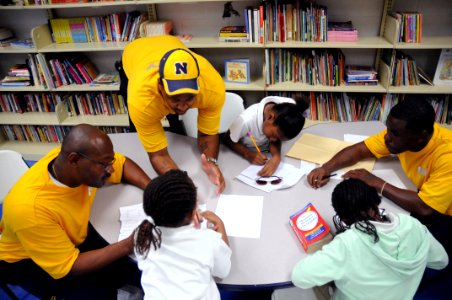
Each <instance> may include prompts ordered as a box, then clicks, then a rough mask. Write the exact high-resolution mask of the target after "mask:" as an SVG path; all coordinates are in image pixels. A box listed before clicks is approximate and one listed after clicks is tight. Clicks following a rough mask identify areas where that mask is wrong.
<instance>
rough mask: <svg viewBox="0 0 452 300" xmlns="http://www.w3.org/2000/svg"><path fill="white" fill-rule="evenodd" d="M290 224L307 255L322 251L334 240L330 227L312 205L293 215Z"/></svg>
mask: <svg viewBox="0 0 452 300" xmlns="http://www.w3.org/2000/svg"><path fill="white" fill-rule="evenodd" d="M289 223H290V226H291V227H292V229H293V231H294V232H295V235H296V236H297V238H298V240H299V241H300V243H301V246H302V247H303V249H304V250H305V251H306V253H310V252H314V251H316V250H318V249H320V248H321V247H322V246H323V245H324V244H326V243H328V242H329V241H331V240H332V239H333V237H332V235H331V234H330V227H329V226H328V224H326V222H325V221H324V220H323V218H322V216H321V215H320V214H319V212H318V211H317V210H316V209H315V207H314V205H312V204H311V203H308V204H307V205H306V206H305V207H303V209H301V210H300V211H298V212H296V213H294V214H293V215H291V216H290V218H289Z"/></svg>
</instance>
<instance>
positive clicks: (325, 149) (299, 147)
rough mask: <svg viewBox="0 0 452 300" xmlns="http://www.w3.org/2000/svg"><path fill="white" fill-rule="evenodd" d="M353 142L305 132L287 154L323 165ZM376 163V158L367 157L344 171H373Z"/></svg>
mask: <svg viewBox="0 0 452 300" xmlns="http://www.w3.org/2000/svg"><path fill="white" fill-rule="evenodd" d="M353 144H354V143H352V142H345V141H341V140H337V139H332V138H327V137H323V136H318V135H314V134H310V133H304V134H303V135H302V136H301V137H300V138H299V139H298V140H297V141H296V142H295V144H293V145H292V147H291V148H290V149H289V152H287V154H286V155H287V156H290V157H293V158H297V159H301V160H305V161H308V162H313V163H316V164H318V165H322V164H324V163H326V162H327V161H328V160H330V159H331V158H332V157H333V156H334V155H335V154H336V153H338V152H339V151H340V150H342V149H344V148H345V147H348V146H350V145H353ZM374 165H375V159H365V160H362V161H360V162H358V163H356V164H355V165H353V166H350V167H347V168H344V169H343V171H347V170H352V169H361V168H363V169H366V170H368V171H369V172H371V171H372V169H373V168H374Z"/></svg>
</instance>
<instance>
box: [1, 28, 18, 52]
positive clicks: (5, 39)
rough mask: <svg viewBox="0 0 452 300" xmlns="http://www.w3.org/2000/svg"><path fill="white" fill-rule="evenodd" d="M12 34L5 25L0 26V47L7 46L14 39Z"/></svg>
mask: <svg viewBox="0 0 452 300" xmlns="http://www.w3.org/2000/svg"><path fill="white" fill-rule="evenodd" d="M14 40H15V38H14V34H13V33H12V32H11V30H9V29H8V28H5V27H0V48H3V47H9V46H10V43H11V42H12V41H14Z"/></svg>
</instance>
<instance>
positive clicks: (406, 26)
mask: <svg viewBox="0 0 452 300" xmlns="http://www.w3.org/2000/svg"><path fill="white" fill-rule="evenodd" d="M390 16H391V17H393V18H395V19H397V20H398V22H399V32H398V34H397V41H398V42H404V43H420V42H421V41H422V18H423V17H422V14H421V13H418V12H391V13H390Z"/></svg>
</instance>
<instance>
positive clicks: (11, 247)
mask: <svg viewBox="0 0 452 300" xmlns="http://www.w3.org/2000/svg"><path fill="white" fill-rule="evenodd" d="M59 152H60V148H57V149H54V150H52V151H50V152H49V153H48V154H47V155H46V156H45V157H43V158H42V159H40V160H39V161H38V162H37V163H36V164H34V165H33V166H32V167H31V168H30V169H29V170H28V171H27V172H26V173H25V174H24V175H23V176H22V177H21V178H20V179H19V181H18V182H17V183H16V184H15V185H14V186H13V188H12V189H11V191H10V192H9V194H8V195H7V196H6V198H5V201H4V203H3V218H2V220H1V222H0V231H1V232H2V233H1V239H0V260H3V261H6V262H9V263H13V262H17V261H20V260H22V259H32V260H33V261H34V262H35V263H36V264H37V265H38V266H40V267H41V268H42V269H43V270H44V271H46V272H47V273H48V274H49V275H50V276H52V277H53V278H54V279H59V278H62V277H64V276H66V275H67V274H68V273H69V271H70V270H71V269H72V266H73V264H74V262H75V260H76V259H77V257H78V255H79V250H78V249H77V246H78V245H80V244H81V243H82V242H83V241H84V240H85V238H86V236H87V232H88V222H89V216H90V213H91V205H92V203H93V200H94V197H95V195H96V191H97V188H92V187H88V186H86V185H81V186H79V187H76V188H70V187H67V186H61V185H56V184H55V182H54V181H53V179H52V178H51V177H50V175H49V172H48V165H49V163H50V162H51V161H52V160H53V159H54V158H55V157H56V156H57V155H58V153H59ZM115 158H116V161H115V163H114V164H113V168H114V170H115V171H114V172H113V174H112V175H111V177H110V178H108V181H109V182H112V183H119V182H120V181H121V177H122V170H123V166H124V162H125V160H126V158H125V157H124V156H123V155H121V154H119V153H115Z"/></svg>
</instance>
